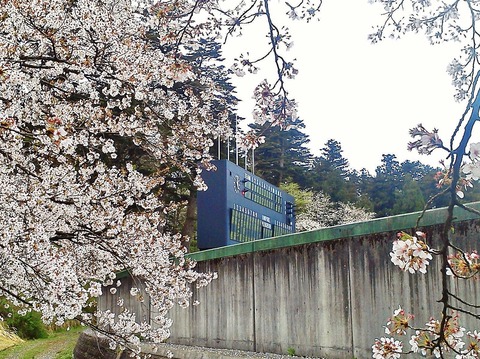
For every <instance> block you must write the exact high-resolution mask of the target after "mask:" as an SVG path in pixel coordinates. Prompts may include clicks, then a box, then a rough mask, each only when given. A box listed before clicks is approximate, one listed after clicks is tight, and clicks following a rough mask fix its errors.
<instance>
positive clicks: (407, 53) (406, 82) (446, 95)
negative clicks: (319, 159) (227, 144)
mask: <svg viewBox="0 0 480 359" xmlns="http://www.w3.org/2000/svg"><path fill="white" fill-rule="evenodd" d="M273 3H274V4H276V5H280V3H278V4H277V2H273ZM380 11H381V9H380V8H379V7H378V6H376V5H375V6H374V5H370V4H368V1H367V0H342V1H339V0H324V3H323V7H322V10H321V14H320V16H321V17H320V19H321V20H320V21H319V22H317V21H314V22H313V23H310V24H303V23H300V22H293V23H292V22H290V21H289V22H288V23H286V25H288V26H289V27H290V29H291V33H292V35H293V37H294V43H295V45H294V47H293V48H292V49H291V50H290V51H289V53H288V55H290V56H293V57H295V58H297V60H298V62H297V67H298V68H299V70H300V73H299V75H298V76H297V77H296V79H295V80H293V81H291V82H289V83H288V88H289V89H290V95H291V97H293V98H295V99H296V100H297V102H298V103H299V115H300V118H302V119H303V121H304V123H305V124H306V129H305V133H306V134H308V135H309V137H310V148H311V150H312V152H313V153H314V154H315V155H318V154H319V153H320V149H321V148H322V147H324V144H325V143H326V142H327V141H328V140H329V139H335V140H337V141H339V142H340V143H341V145H342V149H343V155H344V157H345V158H347V159H348V161H349V163H350V166H351V167H352V168H354V169H357V170H359V169H361V168H364V167H365V168H366V169H367V170H369V171H370V173H371V174H374V173H375V168H376V167H377V166H379V165H380V164H381V158H382V154H387V153H393V154H395V155H396V156H397V158H398V160H399V161H400V162H402V161H404V160H407V159H408V160H412V161H414V160H420V161H421V162H423V163H426V164H430V165H433V166H437V165H438V161H439V160H440V159H441V158H443V157H444V156H445V153H444V152H442V153H441V152H439V153H438V154H437V155H435V153H434V155H432V156H419V155H417V154H416V153H414V152H409V151H407V150H406V147H407V143H408V142H409V141H410V140H411V138H410V136H409V134H408V130H409V129H410V128H412V127H414V126H416V125H417V124H419V123H422V124H423V125H424V126H425V127H427V128H429V129H433V128H434V127H436V128H438V129H439V134H440V137H441V138H442V139H443V141H444V142H445V143H448V142H449V139H450V135H451V133H452V131H453V129H454V127H455V125H456V123H457V121H458V119H459V118H460V116H461V114H462V112H463V111H464V108H465V103H460V104H459V103H457V102H455V100H454V99H453V95H454V88H453V86H452V85H451V79H450V77H449V75H448V74H447V73H446V68H447V65H448V64H449V63H450V61H451V60H452V59H453V57H455V56H456V55H457V54H458V45H454V44H445V45H437V46H431V45H430V44H429V43H428V41H427V39H426V38H425V37H424V36H423V35H421V34H418V35H409V36H408V37H406V38H403V39H401V40H385V41H383V42H382V43H380V44H376V45H372V44H370V42H369V41H368V39H367V35H368V34H369V32H371V29H372V26H373V25H376V24H377V23H378V21H375V19H378V14H379V12H380ZM263 33H264V32H262V31H259V30H258V29H255V30H253V32H245V36H244V40H241V41H238V42H231V43H230V44H229V43H227V46H229V48H227V49H226V51H225V54H226V55H227V56H230V54H231V53H233V52H240V51H248V50H251V51H253V50H252V49H253V48H256V47H257V46H258V47H261V41H262V40H263V39H264V37H263ZM252 36H253V37H252ZM252 39H254V40H255V42H252ZM265 44H266V40H265ZM262 66H263V68H266V67H267V68H268V67H271V68H273V62H271V63H268V62H266V63H263V65H262ZM263 77H265V75H262V77H259V76H257V77H255V76H252V75H250V76H245V77H242V78H235V79H234V80H235V83H236V86H237V90H238V95H239V97H240V98H241V99H242V100H243V102H242V104H241V105H240V114H241V115H242V116H244V117H246V118H247V119H249V118H251V115H250V114H251V111H252V108H253V101H252V100H251V94H252V91H253V88H254V86H255V85H256V84H258V83H259V82H260V81H261V80H262V79H263Z"/></svg>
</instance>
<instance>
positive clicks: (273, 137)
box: [250, 118, 312, 187]
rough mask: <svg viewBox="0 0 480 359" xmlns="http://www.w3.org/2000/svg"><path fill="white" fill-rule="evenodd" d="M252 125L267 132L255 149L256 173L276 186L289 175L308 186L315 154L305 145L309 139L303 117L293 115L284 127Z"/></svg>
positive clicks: (260, 130) (263, 132)
mask: <svg viewBox="0 0 480 359" xmlns="http://www.w3.org/2000/svg"><path fill="white" fill-rule="evenodd" d="M250 127H251V128H252V129H254V130H255V131H257V132H258V133H261V134H262V135H263V136H265V143H263V144H261V145H260V146H259V147H258V148H257V149H256V150H255V174H256V175H258V176H260V177H262V178H263V179H265V180H266V181H268V182H270V183H272V184H273V185H275V186H279V185H280V184H282V183H283V182H285V181H286V180H287V179H288V178H289V179H291V180H292V181H293V182H295V183H298V184H299V185H300V186H301V187H305V186H306V185H307V179H306V176H307V173H308V170H309V168H310V167H311V163H312V154H311V153H310V150H309V149H308V148H307V147H306V144H307V143H308V142H309V141H310V140H309V139H308V135H306V134H304V133H303V132H302V130H303V129H304V128H305V125H304V123H303V121H302V120H301V119H299V118H296V119H290V120H289V123H288V124H287V126H286V127H285V128H280V127H279V126H273V127H272V126H271V125H269V124H268V125H264V126H258V125H250Z"/></svg>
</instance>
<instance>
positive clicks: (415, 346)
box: [372, 307, 480, 359]
mask: <svg viewBox="0 0 480 359" xmlns="http://www.w3.org/2000/svg"><path fill="white" fill-rule="evenodd" d="M413 318H414V316H413V315H412V314H407V313H406V312H405V311H404V310H403V309H402V308H401V307H399V308H398V309H397V310H395V311H394V313H393V316H392V317H391V318H389V321H388V323H387V327H386V329H385V333H386V334H390V335H399V336H405V335H408V334H407V330H413V332H414V334H412V335H410V336H409V340H408V342H409V344H410V351H409V352H404V351H403V348H404V345H403V342H402V341H401V340H398V339H395V338H393V337H382V338H379V339H376V340H375V343H374V345H373V346H372V355H373V358H375V359H387V358H391V359H394V358H400V357H401V356H402V355H405V354H411V353H416V354H420V355H422V356H425V357H435V358H445V357H446V355H448V354H452V357H453V356H454V357H455V359H474V358H479V356H480V334H479V333H478V332H477V331H473V332H472V331H466V329H465V328H464V327H462V326H460V325H459V315H458V314H456V313H451V315H450V316H449V317H448V319H447V321H446V323H445V326H444V329H443V336H442V338H441V337H440V331H441V329H440V327H441V323H440V321H438V320H436V319H434V318H431V319H430V320H429V321H428V322H427V323H425V328H424V329H414V328H413V327H412V326H411V325H410V321H411V320H412V319H413ZM449 357H450V356H449Z"/></svg>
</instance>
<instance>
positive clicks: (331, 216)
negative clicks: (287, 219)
mask: <svg viewBox="0 0 480 359" xmlns="http://www.w3.org/2000/svg"><path fill="white" fill-rule="evenodd" d="M305 194H306V195H309V197H310V198H309V200H308V203H307V204H306V206H305V208H304V209H303V210H302V211H301V212H299V213H298V214H297V218H296V229H297V230H298V231H311V230H315V229H320V228H325V227H331V226H336V225H340V224H348V223H354V222H363V221H368V220H370V219H372V218H374V216H375V213H372V212H368V211H366V210H365V209H363V208H358V207H355V206H354V205H352V204H350V203H344V202H334V201H332V199H331V198H330V196H329V195H327V194H324V193H323V192H310V191H305Z"/></svg>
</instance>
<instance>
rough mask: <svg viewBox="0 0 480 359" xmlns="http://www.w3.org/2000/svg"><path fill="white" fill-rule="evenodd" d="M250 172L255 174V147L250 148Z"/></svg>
mask: <svg viewBox="0 0 480 359" xmlns="http://www.w3.org/2000/svg"><path fill="white" fill-rule="evenodd" d="M252 173H253V174H255V149H254V148H252Z"/></svg>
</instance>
